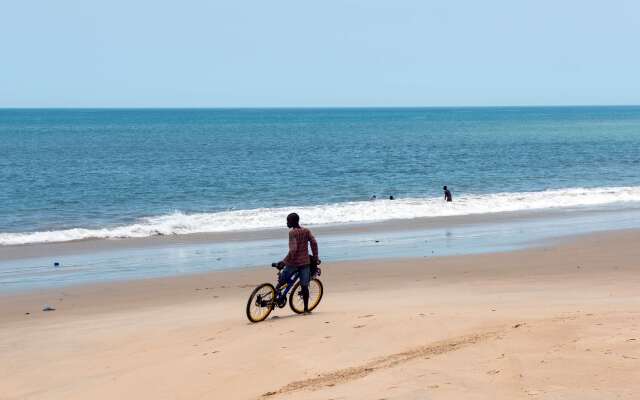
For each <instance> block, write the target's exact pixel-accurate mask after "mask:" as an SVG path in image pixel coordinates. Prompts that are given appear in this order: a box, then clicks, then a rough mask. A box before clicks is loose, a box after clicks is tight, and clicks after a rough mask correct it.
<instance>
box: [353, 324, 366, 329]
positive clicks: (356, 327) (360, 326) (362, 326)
mask: <svg viewBox="0 0 640 400" xmlns="http://www.w3.org/2000/svg"><path fill="white" fill-rule="evenodd" d="M365 326H366V325H356V326H354V328H355V329H358V328H364V327H365Z"/></svg>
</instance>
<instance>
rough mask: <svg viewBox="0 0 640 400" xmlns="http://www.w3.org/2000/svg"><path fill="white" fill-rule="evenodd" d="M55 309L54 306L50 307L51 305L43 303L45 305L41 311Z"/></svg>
mask: <svg viewBox="0 0 640 400" xmlns="http://www.w3.org/2000/svg"><path fill="white" fill-rule="evenodd" d="M55 310H56V309H55V308H53V307H51V306H49V305H45V306H44V307H43V308H42V311H55Z"/></svg>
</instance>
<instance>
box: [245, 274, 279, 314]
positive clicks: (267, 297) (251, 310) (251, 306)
mask: <svg viewBox="0 0 640 400" xmlns="http://www.w3.org/2000/svg"><path fill="white" fill-rule="evenodd" d="M275 304H276V289H275V288H274V287H273V285H272V284H270V283H263V284H262V285H259V286H258V287H256V288H255V289H253V292H251V296H249V301H247V318H249V321H251V322H260V321H264V320H265V319H266V318H267V317H268V316H269V314H271V311H272V310H273V307H274V306H275Z"/></svg>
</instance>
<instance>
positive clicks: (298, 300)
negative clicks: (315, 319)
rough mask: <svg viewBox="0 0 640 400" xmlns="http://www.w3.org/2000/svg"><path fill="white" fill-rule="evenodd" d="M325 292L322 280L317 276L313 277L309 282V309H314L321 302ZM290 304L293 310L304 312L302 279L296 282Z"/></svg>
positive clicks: (298, 312) (299, 312)
mask: <svg viewBox="0 0 640 400" xmlns="http://www.w3.org/2000/svg"><path fill="white" fill-rule="evenodd" d="M323 293H324V287H323V286H322V282H320V280H319V279H317V278H313V279H311V281H310V282H309V311H313V309H314V308H316V307H317V306H318V304H320V300H322V295H323ZM289 306H290V307H291V309H292V310H293V312H295V313H297V314H302V313H303V312H304V300H303V299H302V285H300V281H298V282H296V284H295V285H294V286H293V289H291V295H290V296H289Z"/></svg>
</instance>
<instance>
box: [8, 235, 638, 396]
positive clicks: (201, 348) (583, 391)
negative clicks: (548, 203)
mask: <svg viewBox="0 0 640 400" xmlns="http://www.w3.org/2000/svg"><path fill="white" fill-rule="evenodd" d="M638 243H640V231H626V232H613V233H606V234H596V235H590V236H585V237H579V238H573V239H571V240H563V241H562V242H557V243H553V244H549V245H547V246H544V247H541V248H536V249H530V250H525V251H516V252H509V253H497V254H483V255H472V256H455V257H433V258H423V259H395V260H385V261H370V262H366V261H362V262H344V263H326V264H325V265H323V275H322V277H321V279H322V281H323V282H324V284H325V289H326V293H325V297H324V299H323V300H322V303H321V304H320V306H319V307H318V309H317V310H316V311H315V312H314V313H313V314H312V315H310V316H297V315H293V313H292V312H291V311H290V310H289V309H288V308H285V309H276V310H275V311H274V312H273V314H272V315H273V316H274V317H273V318H269V319H268V320H266V321H265V322H262V323H258V324H250V323H248V321H247V320H246V317H245V315H244V307H245V304H246V299H247V297H248V295H249V293H250V291H251V290H252V288H253V287H254V286H255V285H256V284H258V283H261V282H264V281H272V280H273V278H274V271H273V270H271V269H269V268H260V269H244V270H237V271H224V272H212V273H207V274H201V275H191V276H185V277H178V278H158V279H147V280H139V281H131V282H124V283H109V284H101V285H84V286H74V287H67V288H64V289H56V290H51V289H50V290H38V291H34V292H30V293H22V294H15V295H7V294H5V295H0V301H2V308H1V310H0V354H2V359H3V362H2V363H0V398H1V399H3V400H5V399H87V398H91V399H114V398H121V399H128V398H154V399H198V398H207V399H329V398H332V399H383V398H384V399H425V398H427V399H580V400H584V399H635V398H637V397H638V393H640V291H639V290H638V288H639V287H640V263H639V260H640V247H638ZM44 303H48V304H50V305H51V306H52V307H54V308H56V310H55V311H50V312H43V311H41V308H42V305H43V304H44ZM27 313H29V314H27Z"/></svg>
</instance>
